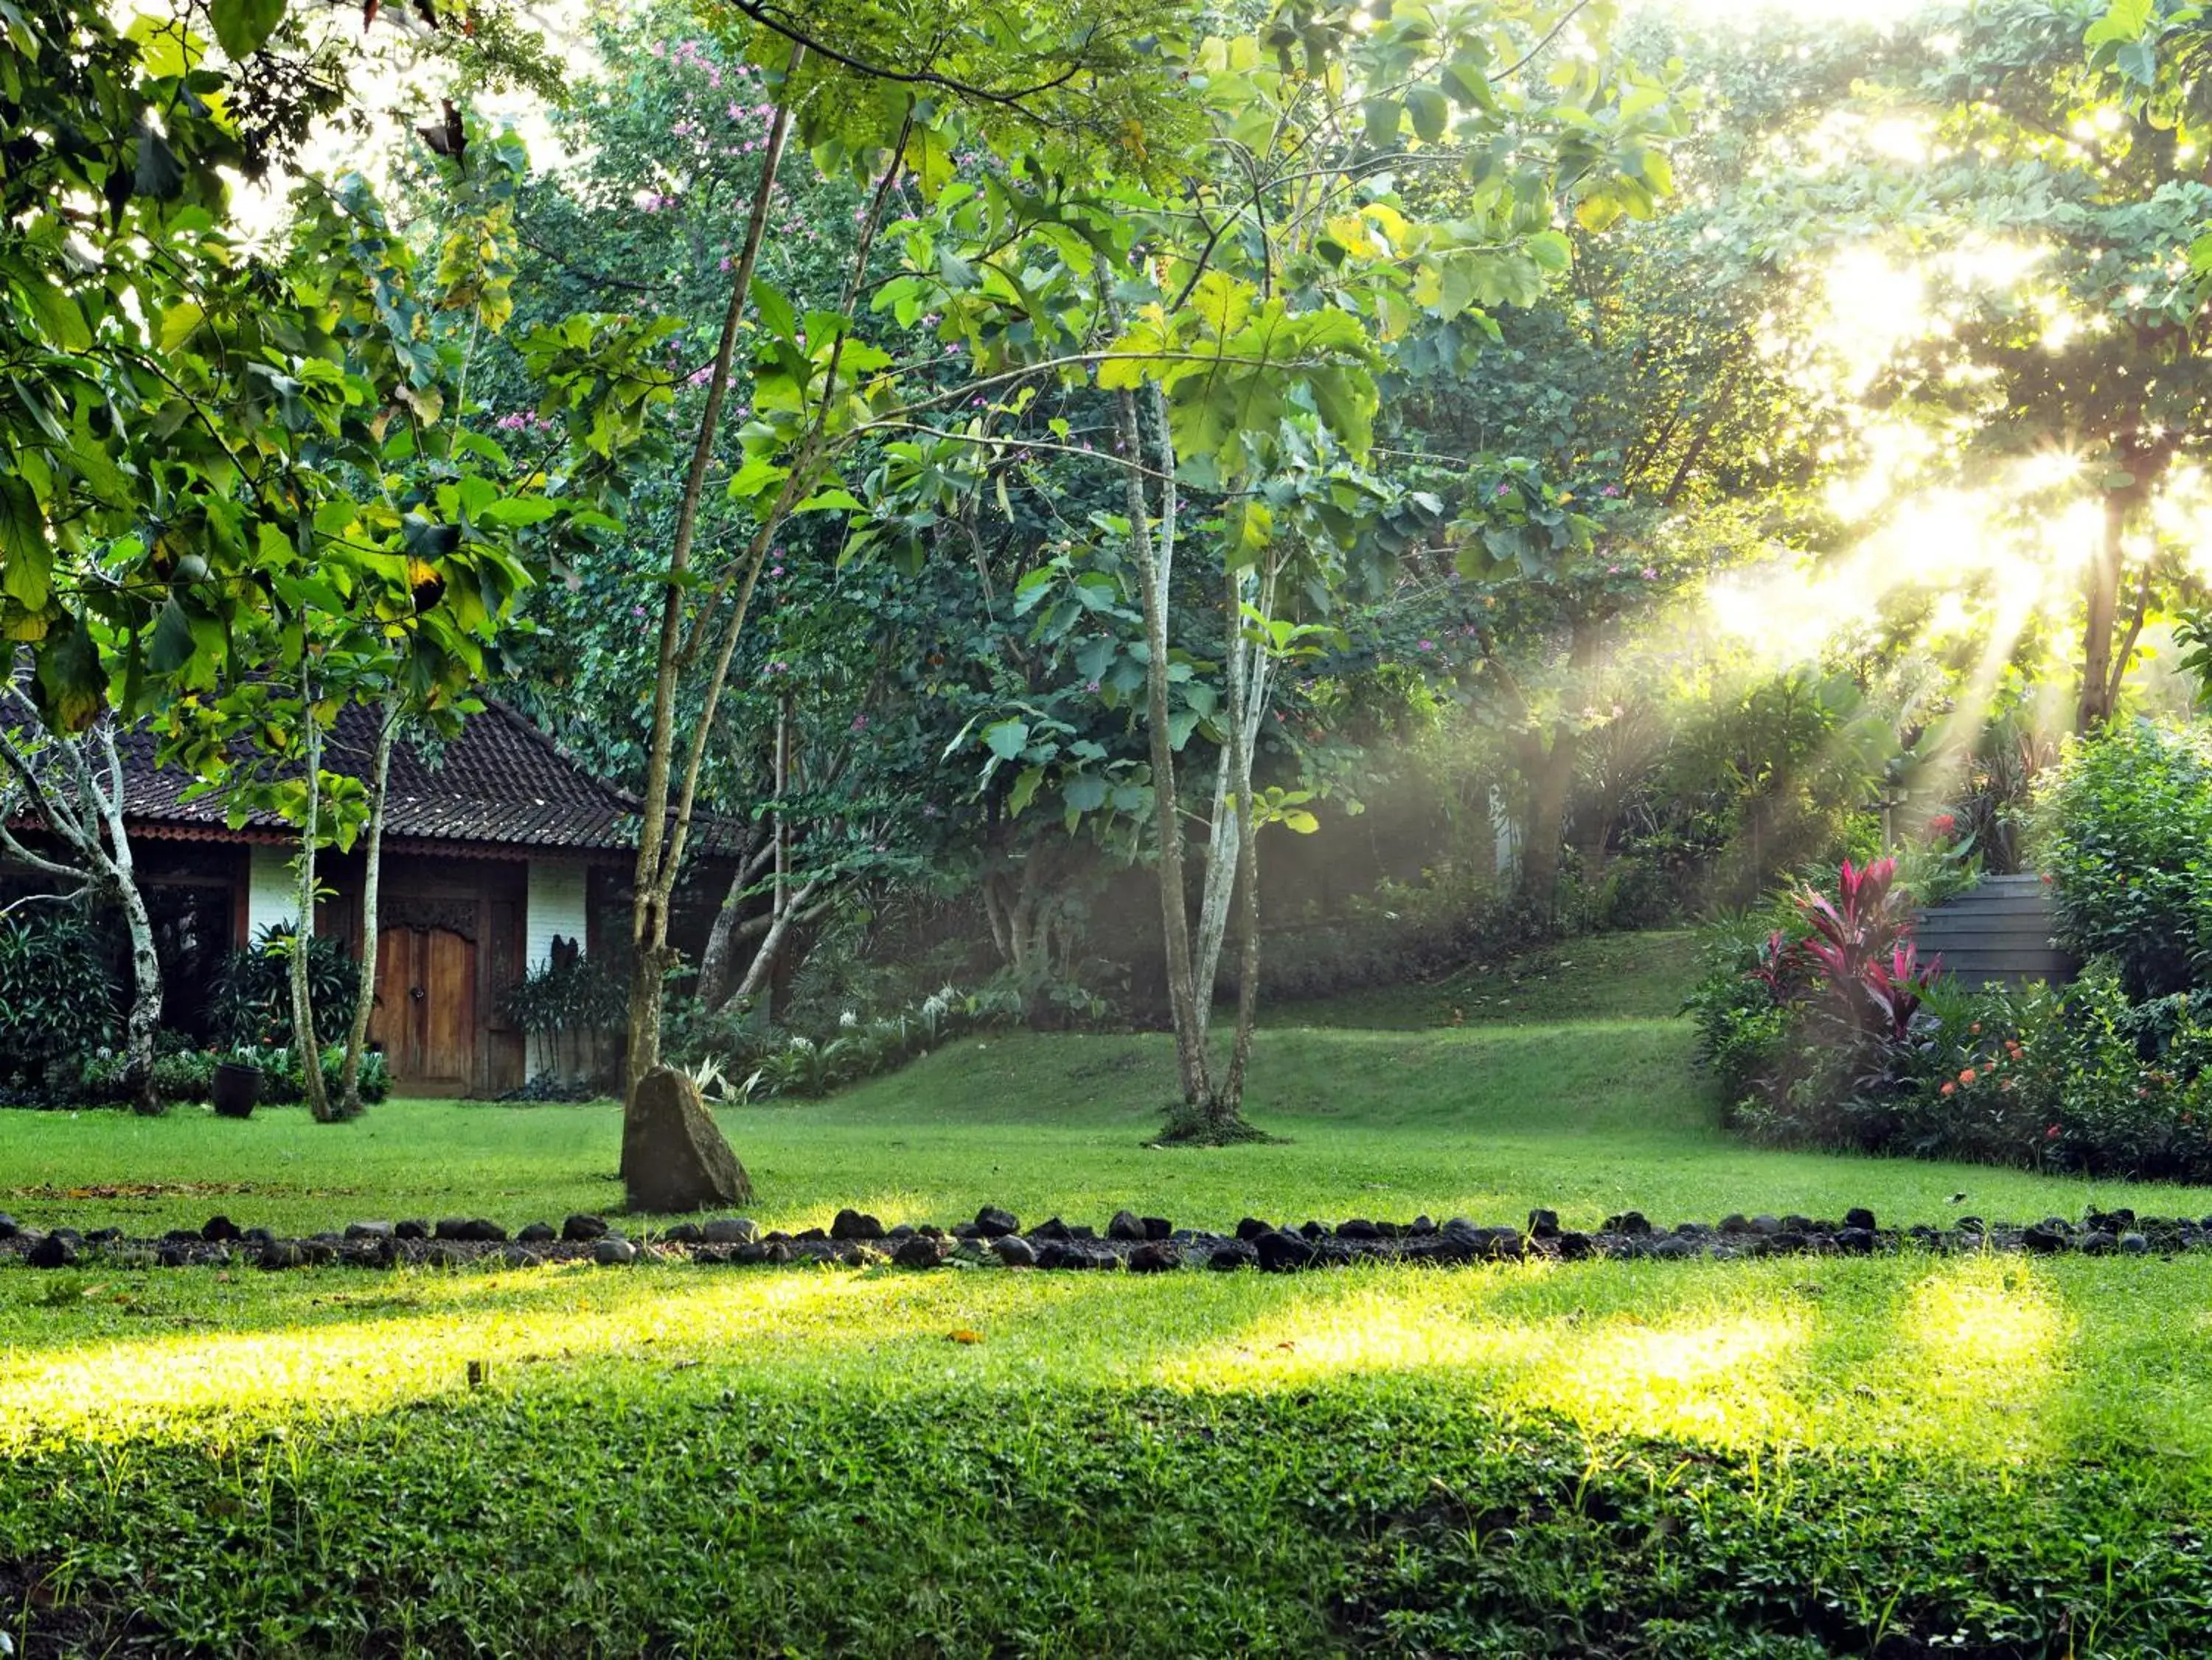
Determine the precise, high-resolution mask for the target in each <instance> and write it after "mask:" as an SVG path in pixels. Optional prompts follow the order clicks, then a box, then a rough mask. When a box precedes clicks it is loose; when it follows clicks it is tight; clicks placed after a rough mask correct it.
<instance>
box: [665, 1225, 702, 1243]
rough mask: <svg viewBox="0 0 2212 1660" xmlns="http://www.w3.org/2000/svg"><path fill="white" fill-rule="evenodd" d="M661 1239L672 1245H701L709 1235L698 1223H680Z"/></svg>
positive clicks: (667, 1231)
mask: <svg viewBox="0 0 2212 1660" xmlns="http://www.w3.org/2000/svg"><path fill="white" fill-rule="evenodd" d="M660 1237H661V1238H662V1239H665V1240H667V1241H668V1243H669V1244H671V1245H699V1244H701V1243H702V1242H703V1241H704V1240H705V1239H706V1237H707V1235H706V1233H705V1232H704V1231H703V1230H702V1228H701V1227H700V1226H699V1224H698V1223H696V1222H678V1223H677V1224H676V1226H675V1227H671V1228H669V1229H666V1230H665V1232H663V1233H662V1234H661V1236H660Z"/></svg>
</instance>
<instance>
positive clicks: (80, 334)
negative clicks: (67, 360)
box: [22, 282, 92, 352]
mask: <svg viewBox="0 0 2212 1660" xmlns="http://www.w3.org/2000/svg"><path fill="white" fill-rule="evenodd" d="M22 294H23V298H24V299H25V300H28V301H29V302H30V306H31V311H32V313H33V316H35V317H36V318H38V321H39V327H40V330H42V331H43V332H44V333H45V335H46V340H47V342H48V343H49V344H51V345H53V346H55V347H58V348H59V349H61V350H63V351H64V352H82V351H86V350H88V349H89V348H91V345H92V330H90V329H88V328H87V327H86V326H85V321H84V313H83V312H81V311H79V310H78V309H77V304H76V300H72V299H70V297H69V296H68V295H67V294H64V293H63V292H62V291H61V290H60V289H59V288H55V287H54V286H53V284H52V283H51V282H26V283H24V284H23V285H22Z"/></svg>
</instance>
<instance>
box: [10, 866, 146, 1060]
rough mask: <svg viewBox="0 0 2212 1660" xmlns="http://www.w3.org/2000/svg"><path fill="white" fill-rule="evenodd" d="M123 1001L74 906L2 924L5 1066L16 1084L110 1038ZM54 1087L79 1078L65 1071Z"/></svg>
mask: <svg viewBox="0 0 2212 1660" xmlns="http://www.w3.org/2000/svg"><path fill="white" fill-rule="evenodd" d="M119 996H120V991H119V988H118V985H117V984H116V979H115V973H114V970H113V967H112V965H111V964H110V962H109V960H108V954H107V952H106V949H105V948H104V947H103V945H102V943H101V942H100V936H99V933H98V931H97V930H95V929H94V927H93V926H92V924H91V923H90V922H89V921H88V919H87V918H86V917H85V916H84V914H83V913H82V912H81V911H79V910H77V909H76V908H75V907H73V906H51V907H49V906H36V907H33V908H31V909H28V910H26V911H24V912H21V913H19V914H18V915H16V916H15V917H12V918H8V919H7V920H5V921H0V1069H4V1072H5V1073H6V1074H8V1075H14V1076H15V1081H16V1082H17V1083H18V1085H19V1086H32V1085H36V1084H38V1083H39V1082H40V1081H43V1080H44V1079H45V1078H46V1072H47V1069H48V1068H49V1067H50V1066H52V1065H53V1064H54V1063H57V1062H64V1061H68V1060H70V1059H73V1058H76V1057H84V1056H86V1055H88V1054H90V1053H91V1052H92V1051H95V1050H97V1049H99V1048H100V1046H101V1045H105V1044H108V1043H111V1042H112V1041H113V1039H114V1037H115V1033H116V1026H117V1021H116V1010H117V1008H118V998H119ZM61 1071H62V1073H63V1076H61V1077H59V1078H57V1079H56V1080H55V1081H56V1082H58V1083H59V1084H62V1085H63V1086H64V1087H67V1086H69V1085H71V1084H74V1083H75V1082H76V1067H74V1066H64V1067H63V1068H62V1069H61Z"/></svg>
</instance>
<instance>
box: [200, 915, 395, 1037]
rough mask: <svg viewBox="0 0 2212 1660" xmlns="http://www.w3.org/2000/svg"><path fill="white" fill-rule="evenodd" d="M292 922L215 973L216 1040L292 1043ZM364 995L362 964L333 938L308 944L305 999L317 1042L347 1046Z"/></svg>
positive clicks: (265, 933) (211, 1006)
mask: <svg viewBox="0 0 2212 1660" xmlns="http://www.w3.org/2000/svg"><path fill="white" fill-rule="evenodd" d="M296 938H297V930H295V929H294V928H293V927H292V925H291V924H289V923H280V924H276V925H275V926H272V927H269V928H264V929H263V930H261V932H260V933H259V935H258V936H256V937H255V939H254V942H253V943H252V945H250V946H247V947H246V948H243V949H241V950H237V951H233V952H232V953H230V954H229V955H228V956H227V957H225V958H224V959H223V960H222V966H221V967H220V968H218V969H217V970H216V981H215V990H214V992H213V993H212V995H211V996H210V997H209V1000H208V1019H209V1021H210V1024H211V1026H212V1027H213V1028H214V1030H215V1032H216V1035H217V1037H218V1039H220V1040H221V1041H222V1042H224V1043H227V1044H230V1045H268V1046H271V1047H274V1046H277V1045H289V1044H290V1043H291V1042H292V1041H293V1037H294V1033H293V1027H292V978H291V976H292V948H293V942H294V941H295V939H296ZM360 991H361V965H360V964H359V963H357V962H356V961H355V960H353V958H351V957H350V956H349V955H348V954H346V949H345V948H344V947H343V945H341V944H339V943H338V942H337V941H336V940H334V939H328V938H324V937H321V936H318V937H316V938H314V939H313V940H311V941H309V942H308V944H307V995H308V998H309V1000H310V1001H311V1002H312V1003H313V1004H314V1010H315V1039H316V1041H317V1042H319V1043H322V1044H326V1045H327V1044H333V1043H340V1042H343V1040H344V1039H345V1036H346V1033H347V1031H348V1029H349V1027H351V1026H352V1024H353V1008H354V999H355V998H356V997H357V996H358V995H359V993H360Z"/></svg>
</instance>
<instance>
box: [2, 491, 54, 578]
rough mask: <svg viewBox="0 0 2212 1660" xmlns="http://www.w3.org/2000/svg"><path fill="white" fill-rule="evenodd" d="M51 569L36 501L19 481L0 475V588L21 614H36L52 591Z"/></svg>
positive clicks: (50, 550) (51, 558)
mask: <svg viewBox="0 0 2212 1660" xmlns="http://www.w3.org/2000/svg"><path fill="white" fill-rule="evenodd" d="M53 566H54V555H53V549H52V548H51V547H50V546H48V544H47V542H46V525H45V524H44V522H43V521H42V519H41V518H40V513H39V500H38V498H37V497H36V496H34V495H33V494H31V487H30V486H29V485H27V484H26V483H25V482H23V481H22V480H21V478H18V477H15V476H13V475H9V474H0V588H4V589H5V590H6V591H7V594H8V597H9V598H10V599H12V600H14V601H15V602H16V603H18V604H19V605H21V606H22V608H23V609H25V610H27V611H35V610H38V609H40V608H42V607H43V606H44V605H45V604H46V599H47V597H48V595H49V594H50V593H51V591H52V579H53Z"/></svg>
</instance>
